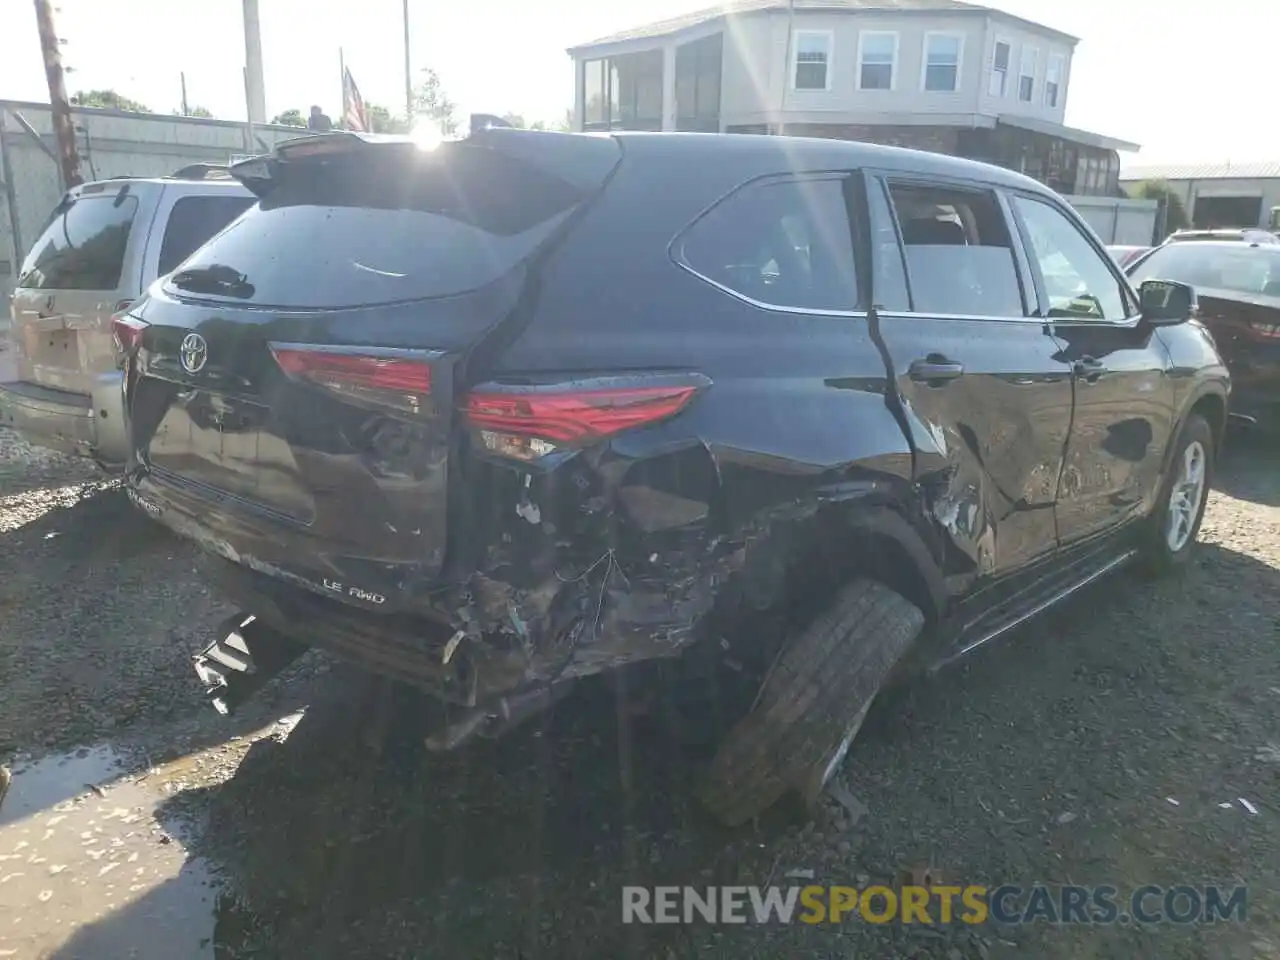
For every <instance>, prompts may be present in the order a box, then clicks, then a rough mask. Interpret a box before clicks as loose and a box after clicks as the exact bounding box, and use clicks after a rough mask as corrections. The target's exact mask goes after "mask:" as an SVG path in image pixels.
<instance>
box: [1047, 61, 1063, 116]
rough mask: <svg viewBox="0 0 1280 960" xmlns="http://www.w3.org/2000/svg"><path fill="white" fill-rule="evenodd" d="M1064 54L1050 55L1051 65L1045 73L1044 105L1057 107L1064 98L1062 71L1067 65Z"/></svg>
mask: <svg viewBox="0 0 1280 960" xmlns="http://www.w3.org/2000/svg"><path fill="white" fill-rule="evenodd" d="M1065 62H1066V61H1065V60H1064V59H1063V56H1062V54H1060V53H1054V54H1050V55H1049V65H1048V66H1047V67H1045V71H1044V105H1045V106H1046V107H1056V106H1057V105H1058V99H1059V98H1060V97H1061V96H1062V69H1063V66H1064V64H1065Z"/></svg>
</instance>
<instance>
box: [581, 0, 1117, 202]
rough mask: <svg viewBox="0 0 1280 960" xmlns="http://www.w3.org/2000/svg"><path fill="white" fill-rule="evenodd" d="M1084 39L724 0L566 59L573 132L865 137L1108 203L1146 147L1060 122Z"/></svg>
mask: <svg viewBox="0 0 1280 960" xmlns="http://www.w3.org/2000/svg"><path fill="white" fill-rule="evenodd" d="M1076 43H1077V40H1076V38H1075V37H1072V36H1070V35H1069V34H1065V33H1062V32H1061V31H1059V30H1054V29H1052V28H1051V27H1046V26H1043V25H1041V24H1037V23H1032V22H1031V21H1029V20H1023V19H1021V18H1019V17H1014V16H1011V15H1009V14H1006V13H1002V12H1000V11H997V10H991V9H988V8H986V7H981V6H976V5H973V4H969V3H962V2H960V0H791V2H788V0H729V2H728V3H726V4H724V5H722V6H720V7H715V8H711V9H707V10H700V11H697V12H694V13H690V14H687V15H685V16H683V17H678V18H675V19H672V20H666V21H662V22H659V23H653V24H649V25H646V26H642V27H637V28H635V29H633V30H627V31H624V32H622V33H618V34H614V35H613V36H609V37H604V38H602V39H600V40H596V41H594V42H592V43H588V44H583V45H581V46H577V47H573V48H571V49H570V50H569V54H570V55H571V56H572V57H573V59H574V62H575V68H576V76H577V92H576V99H575V118H576V125H577V127H578V129H582V130H609V129H613V130H619V129H620V130H695V131H714V132H729V133H782V132H785V133H788V134H793V135H799V136H824V137H836V138H842V139H855V140H870V141H875V142H880V143H891V144H897V145H901V146H910V147H918V148H921V149H926V150H934V151H937V152H941V153H949V154H953V155H959V156H969V157H974V158H977V159H983V160H987V161H990V162H994V163H1000V164H1002V165H1004V166H1008V167H1011V168H1013V169H1018V170H1022V171H1023V172H1025V173H1028V174H1030V175H1031V176H1034V177H1037V178H1038V179H1040V180H1043V181H1044V182H1046V183H1048V184H1049V185H1050V186H1052V187H1054V188H1055V189H1057V190H1059V191H1060V192H1063V193H1074V194H1086V195H1087V194H1108V195H1109V194H1113V193H1115V191H1116V189H1117V175H1118V173H1119V157H1118V155H1117V152H1116V151H1118V150H1137V149H1138V147H1137V145H1136V144H1131V143H1126V142H1125V141H1122V140H1115V139H1112V138H1109V137H1103V136H1100V135H1098V134H1093V133H1088V132H1086V131H1083V130H1075V129H1072V128H1070V127H1067V126H1065V125H1064V124H1063V122H1062V121H1063V116H1064V112H1065V109H1066V103H1067V92H1068V87H1069V84H1070V80H1071V62H1072V54H1073V53H1074V51H1075V47H1076Z"/></svg>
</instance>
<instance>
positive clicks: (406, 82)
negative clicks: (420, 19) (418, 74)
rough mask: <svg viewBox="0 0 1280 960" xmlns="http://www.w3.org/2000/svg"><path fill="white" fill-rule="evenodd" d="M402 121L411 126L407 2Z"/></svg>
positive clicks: (410, 72)
mask: <svg viewBox="0 0 1280 960" xmlns="http://www.w3.org/2000/svg"><path fill="white" fill-rule="evenodd" d="M404 119H405V122H406V123H408V124H409V125H410V126H413V70H412V67H411V61H410V59H409V0H404Z"/></svg>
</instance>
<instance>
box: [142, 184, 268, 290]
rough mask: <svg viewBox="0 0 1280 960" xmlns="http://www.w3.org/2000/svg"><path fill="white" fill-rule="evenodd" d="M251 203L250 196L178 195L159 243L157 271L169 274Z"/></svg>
mask: <svg viewBox="0 0 1280 960" xmlns="http://www.w3.org/2000/svg"><path fill="white" fill-rule="evenodd" d="M252 203H253V197H246V196H243V195H231V196H225V197H218V196H211V197H182V198H180V199H179V200H178V201H177V202H176V203H174V205H173V210H172V211H171V212H170V213H169V222H168V223H167V224H165V228H164V239H163V240H162V241H161V242H160V266H159V273H160V275H161V276H163V275H164V274H166V273H169V272H170V271H171V270H173V268H174V267H176V266H177V265H178V264H180V263H182V261H183V260H185V259H187V257H189V256H191V254H192V253H194V252H195V250H196V248H197V247H199V246H200V244H202V243H204V242H205V241H206V240H208V239H209V238H210V237H212V236H213V235H214V234H215V233H217V232H218V231H219V230H221V229H222V228H223V227H225V226H226V225H227V224H228V223H230V222H231V221H232V220H234V219H235V218H236V217H238V216H240V214H242V213H244V212H245V210H247V209H249V206H250V205H251V204H252Z"/></svg>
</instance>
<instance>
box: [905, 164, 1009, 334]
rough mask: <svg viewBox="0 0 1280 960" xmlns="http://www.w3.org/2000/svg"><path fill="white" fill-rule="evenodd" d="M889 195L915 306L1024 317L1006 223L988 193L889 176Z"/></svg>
mask: <svg viewBox="0 0 1280 960" xmlns="http://www.w3.org/2000/svg"><path fill="white" fill-rule="evenodd" d="M889 197H890V200H891V201H892V203H893V207H894V212H895V213H896V214H897V217H898V228H899V230H900V232H901V234H902V245H903V250H904V252H905V254H906V260H907V277H908V280H909V282H910V285H911V301H912V309H913V310H914V311H915V312H916V313H936V314H950V315H955V316H973V317H1021V316H1025V313H1026V311H1025V309H1024V306H1023V302H1022V288H1021V285H1020V284H1019V282H1018V270H1017V265H1016V261H1015V259H1014V254H1013V245H1012V243H1011V242H1010V233H1009V225H1008V223H1007V222H1006V220H1005V217H1004V212H1003V211H1002V210H1001V208H1000V204H999V203H998V202H997V200H996V198H995V195H994V194H992V193H990V192H989V191H984V190H967V189H964V188H957V187H951V186H942V185H932V184H917V183H893V182H890V183H889Z"/></svg>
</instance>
